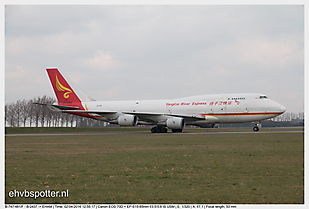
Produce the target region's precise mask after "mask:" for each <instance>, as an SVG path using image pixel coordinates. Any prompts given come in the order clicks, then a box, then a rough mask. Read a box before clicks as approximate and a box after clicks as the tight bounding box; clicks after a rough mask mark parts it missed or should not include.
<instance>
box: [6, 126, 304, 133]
mask: <svg viewBox="0 0 309 209" xmlns="http://www.w3.org/2000/svg"><path fill="white" fill-rule="evenodd" d="M150 129H151V127H95V128H87V127H6V128H5V133H6V134H34V133H40V134H46V133H112V132H113V133H114V132H147V133H149V132H150ZM270 130H272V131H273V130H277V131H303V130H304V127H278V128H267V127H265V128H264V127H263V128H261V129H260V132H265V131H270ZM183 131H184V132H248V131H252V128H219V129H218V128H185V129H183ZM169 132H171V130H169Z"/></svg>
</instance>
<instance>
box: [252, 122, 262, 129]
mask: <svg viewBox="0 0 309 209" xmlns="http://www.w3.org/2000/svg"><path fill="white" fill-rule="evenodd" d="M260 124H261V122H260V121H258V122H254V127H253V131H259V130H260V128H259V126H260Z"/></svg>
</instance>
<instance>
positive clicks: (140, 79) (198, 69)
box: [5, 5, 304, 112]
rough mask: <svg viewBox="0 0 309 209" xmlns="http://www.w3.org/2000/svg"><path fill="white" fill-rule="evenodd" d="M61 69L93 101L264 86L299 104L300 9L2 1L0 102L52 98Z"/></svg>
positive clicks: (290, 105)
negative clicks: (1, 81)
mask: <svg viewBox="0 0 309 209" xmlns="http://www.w3.org/2000/svg"><path fill="white" fill-rule="evenodd" d="M47 67H58V68H59V69H60V70H61V72H62V73H63V74H64V75H66V76H67V77H69V78H70V79H71V80H73V81H74V82H75V83H76V84H77V85H78V86H79V87H81V89H83V90H84V91H85V92H86V93H87V94H89V95H90V96H91V97H92V98H94V99H96V100H106V101H108V100H130V99H134V100H143V99H168V98H178V97H187V96H195V95H203V94H219V93H250V92H251V93H263V94H266V95H267V96H269V97H270V98H271V99H273V100H275V101H277V102H279V103H281V104H283V105H284V106H285V107H286V108H287V111H288V112H302V111H304V7H303V6H290V5H287V6H279V5H277V6H6V7H5V102H6V103H10V102H15V101H17V100H19V99H31V98H34V97H37V96H43V95H47V96H52V97H53V96H54V94H53V92H52V89H51V87H50V83H49V81H48V79H47V76H46V72H45V69H46V68H47Z"/></svg>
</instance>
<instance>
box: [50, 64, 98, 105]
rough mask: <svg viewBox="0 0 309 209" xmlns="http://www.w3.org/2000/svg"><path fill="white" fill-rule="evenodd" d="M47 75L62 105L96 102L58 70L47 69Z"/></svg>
mask: <svg viewBox="0 0 309 209" xmlns="http://www.w3.org/2000/svg"><path fill="white" fill-rule="evenodd" d="M46 72H47V75H48V77H49V81H50V83H51V86H52V87H53V90H54V93H55V96H56V98H57V100H58V104H60V105H73V104H78V103H81V102H88V101H94V100H93V99H92V98H91V97H89V96H88V95H87V94H86V93H85V92H83V91H82V90H81V89H80V88H78V86H76V84H74V83H73V82H70V81H69V80H68V79H66V78H65V77H64V75H63V74H62V73H61V72H60V71H59V70H58V69H57V68H47V69H46Z"/></svg>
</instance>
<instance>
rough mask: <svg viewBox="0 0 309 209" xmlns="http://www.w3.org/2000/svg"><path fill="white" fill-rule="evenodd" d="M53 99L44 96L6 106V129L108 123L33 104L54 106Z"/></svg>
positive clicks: (99, 125) (104, 124)
mask: <svg viewBox="0 0 309 209" xmlns="http://www.w3.org/2000/svg"><path fill="white" fill-rule="evenodd" d="M54 102H56V100H55V99H54V98H52V97H47V96H46V95H45V96H42V97H35V98H33V99H30V100H26V99H23V100H18V101H17V102H12V103H8V104H5V126H6V127H103V126H106V123H105V122H103V121H98V120H93V119H90V118H85V117H81V116H77V115H72V114H66V113H62V112H58V111H52V110H51V109H49V108H48V107H46V106H43V105H37V104H33V103H43V104H53V103H54Z"/></svg>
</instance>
